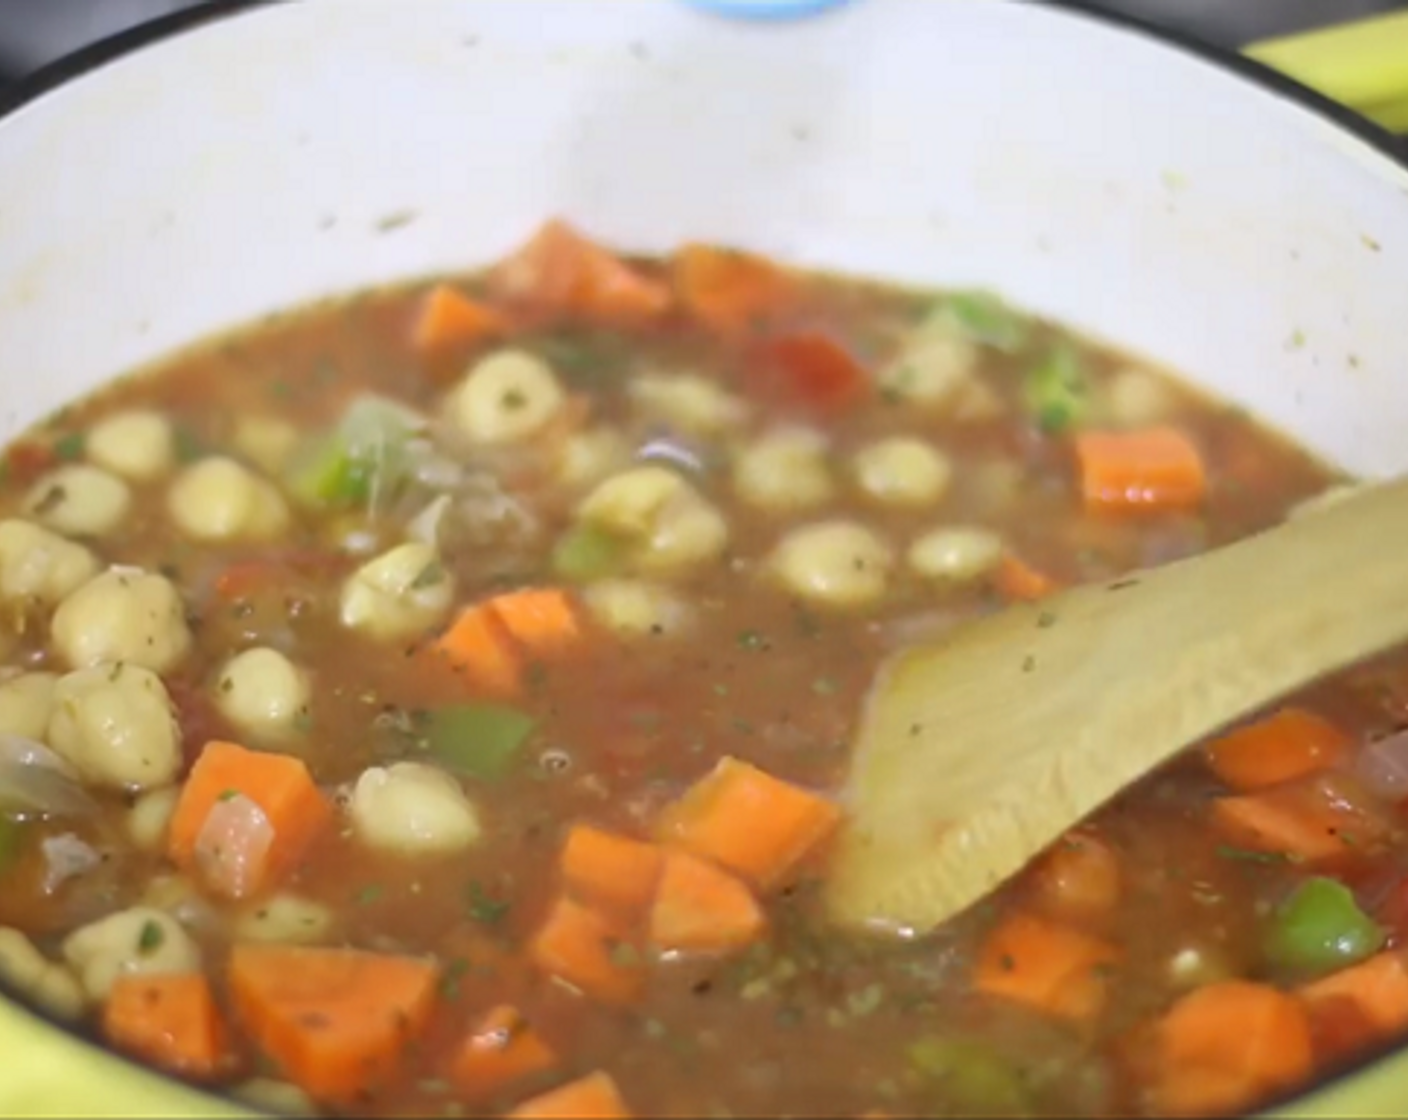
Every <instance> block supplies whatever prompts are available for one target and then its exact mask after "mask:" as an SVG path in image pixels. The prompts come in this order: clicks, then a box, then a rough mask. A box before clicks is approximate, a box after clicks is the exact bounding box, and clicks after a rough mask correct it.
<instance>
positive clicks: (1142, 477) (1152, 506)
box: [1075, 428, 1207, 510]
mask: <svg viewBox="0 0 1408 1120" xmlns="http://www.w3.org/2000/svg"><path fill="white" fill-rule="evenodd" d="M1075 446H1076V458H1077V460H1078V461H1079V463H1080V484H1081V494H1082V496H1083V497H1084V499H1085V505H1086V508H1087V509H1091V510H1140V509H1142V510H1175V509H1191V508H1193V507H1195V506H1197V505H1198V504H1199V503H1200V502H1201V501H1202V500H1203V494H1204V493H1205V492H1206V490H1207V471H1206V469H1205V468H1204V466H1203V457H1202V454H1201V453H1200V452H1199V451H1198V448H1197V447H1196V446H1195V445H1194V443H1193V441H1192V440H1191V439H1189V438H1188V437H1187V436H1186V435H1184V434H1183V433H1182V432H1180V431H1178V430H1177V429H1176V428H1144V429H1141V430H1139V431H1133V432H1081V433H1080V434H1078V435H1077V436H1076V437H1075Z"/></svg>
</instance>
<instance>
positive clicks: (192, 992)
mask: <svg viewBox="0 0 1408 1120" xmlns="http://www.w3.org/2000/svg"><path fill="white" fill-rule="evenodd" d="M103 1034H104V1036H105V1037H106V1038H107V1040H108V1041H109V1042H111V1043H112V1044H113V1046H115V1047H116V1048H117V1049H119V1050H121V1051H123V1052H124V1053H126V1054H130V1055H132V1056H133V1057H136V1058H140V1059H141V1060H143V1061H145V1062H150V1063H152V1065H155V1066H160V1067H161V1068H162V1069H164V1070H167V1071H169V1072H171V1073H178V1074H182V1075H184V1076H186V1077H210V1076H213V1075H214V1074H215V1073H217V1072H219V1070H220V1068H221V1066H222V1065H224V1063H225V1059H226V1057H227V1051H226V1042H227V1040H228V1036H227V1034H226V1031H225V1024H224V1021H223V1020H222V1019H221V1017H220V1011H219V1008H217V1007H216V1005H215V996H214V994H213V993H212V992H211V990H210V981H209V980H207V979H206V977H205V976H204V975H203V974H202V973H185V972H183V973H172V974H170V975H138V974H135V973H128V974H124V975H119V976H118V977H117V979H116V980H114V981H113V984H112V987H111V988H110V989H109V991H108V997H107V1002H106V1003H105V1004H104V1005H103Z"/></svg>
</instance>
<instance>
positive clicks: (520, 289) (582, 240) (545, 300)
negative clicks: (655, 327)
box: [490, 220, 672, 323]
mask: <svg viewBox="0 0 1408 1120" xmlns="http://www.w3.org/2000/svg"><path fill="white" fill-rule="evenodd" d="M490 286H491V287H492V288H493V290H494V291H495V292H497V293H498V294H500V295H501V296H502V297H503V298H505V299H507V300H512V301H521V302H523V303H526V304H529V305H535V306H537V307H541V308H545V309H547V310H550V311H555V312H560V313H564V314H568V315H580V316H583V317H586V318H589V319H600V320H605V321H608V322H618V323H638V322H641V321H642V320H648V319H651V318H654V317H655V316H658V315H660V314H662V313H663V312H664V311H666V310H667V309H668V308H669V306H670V304H671V302H672V298H671V294H670V289H669V288H668V287H667V286H666V285H664V284H662V283H660V282H658V281H656V280H652V279H650V278H649V277H647V276H644V275H642V274H641V273H640V272H638V271H637V270H636V269H634V268H632V267H631V266H630V265H628V264H626V263H625V262H624V261H622V260H621V259H620V258H619V257H617V256H616V255H615V254H613V253H611V252H609V251H608V250H606V249H604V248H602V247H601V246H600V245H597V244H595V243H594V242H592V241H590V240H589V239H588V238H586V237H584V236H583V235H582V234H581V233H579V232H578V231H577V230H575V229H573V228H572V227H571V226H570V225H568V224H567V223H566V222H563V221H560V220H554V221H550V222H548V223H547V224H546V225H544V226H543V227H542V228H541V229H540V230H538V232H537V233H536V234H535V235H534V236H533V237H532V238H531V239H530V240H529V241H528V243H527V244H526V245H524V246H523V247H522V248H521V249H519V250H518V252H517V253H515V254H514V255H513V256H511V257H510V258H509V259H508V260H506V261H504V262H503V263H502V264H500V265H499V266H498V267H496V268H495V269H494V270H493V272H492V273H491V274H490Z"/></svg>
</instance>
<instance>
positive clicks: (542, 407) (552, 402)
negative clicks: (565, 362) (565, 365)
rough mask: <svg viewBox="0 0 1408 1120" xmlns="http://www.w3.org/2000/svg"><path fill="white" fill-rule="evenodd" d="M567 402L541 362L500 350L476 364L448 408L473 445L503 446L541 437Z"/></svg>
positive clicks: (521, 352) (454, 394)
mask: <svg viewBox="0 0 1408 1120" xmlns="http://www.w3.org/2000/svg"><path fill="white" fill-rule="evenodd" d="M566 401H567V394H566V393H565V392H563V389H562V386H561V385H560V384H559V383H558V380H557V375H556V374H555V373H553V371H552V367H551V366H550V365H548V364H547V362H545V361H543V359H542V358H539V357H536V356H534V355H532V354H529V353H528V352H527V351H524V350H498V351H496V352H494V353H493V354H490V355H488V356H487V357H484V358H481V359H480V360H479V361H478V362H476V363H475V364H474V366H473V368H471V369H470V371H469V373H468V374H467V375H466V376H465V378H464V380H463V381H461V382H460V384H459V385H458V386H457V387H456V388H455V389H454V390H453V391H452V392H451V394H450V398H449V401H448V402H447V405H448V412H449V418H450V420H451V422H452V423H453V424H454V425H455V427H456V428H457V429H458V430H459V431H460V432H461V433H462V434H463V435H464V436H465V437H466V438H467V439H469V440H470V441H471V442H472V443H479V444H504V443H517V442H519V441H520V440H524V439H527V438H528V437H529V436H531V435H533V434H535V433H536V432H538V431H540V430H541V429H542V428H544V427H545V426H546V425H547V424H548V422H549V421H550V420H552V419H553V417H555V416H556V415H557V413H558V411H559V410H560V409H561V408H562V406H563V405H564V404H565V403H566Z"/></svg>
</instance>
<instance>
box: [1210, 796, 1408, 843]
mask: <svg viewBox="0 0 1408 1120" xmlns="http://www.w3.org/2000/svg"><path fill="white" fill-rule="evenodd" d="M1211 813H1212V824H1213V826H1214V827H1215V828H1216V829H1217V830H1218V831H1219V832H1221V833H1222V834H1223V835H1224V836H1226V837H1227V839H1228V840H1229V841H1230V842H1231V843H1234V844H1237V845H1239V846H1241V847H1244V848H1250V849H1252V850H1254V851H1258V852H1274V853H1277V854H1280V855H1284V856H1287V857H1288V858H1291V859H1295V860H1300V861H1302V862H1304V863H1321V862H1324V861H1327V860H1334V859H1336V858H1339V857H1349V856H1353V855H1356V854H1362V852H1363V850H1364V848H1365V847H1367V846H1370V845H1372V844H1374V843H1376V842H1378V841H1379V840H1381V839H1382V832H1383V825H1382V822H1380V821H1376V820H1374V819H1373V818H1371V817H1370V816H1368V814H1367V813H1365V812H1362V811H1360V810H1358V809H1356V808H1355V807H1354V806H1353V805H1351V804H1349V803H1347V802H1346V801H1345V800H1344V799H1342V798H1340V797H1338V796H1336V795H1334V793H1333V792H1332V791H1330V790H1328V789H1325V788H1322V787H1321V786H1320V785H1318V784H1317V782H1316V781H1315V779H1313V778H1312V779H1310V780H1309V781H1303V782H1295V783H1290V784H1286V785H1280V786H1276V787H1275V788H1273V789H1265V790H1259V791H1257V792H1255V793H1244V794H1238V795H1236V796H1233V797H1219V798H1217V799H1216V800H1215V801H1213V803H1212V810H1211Z"/></svg>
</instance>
